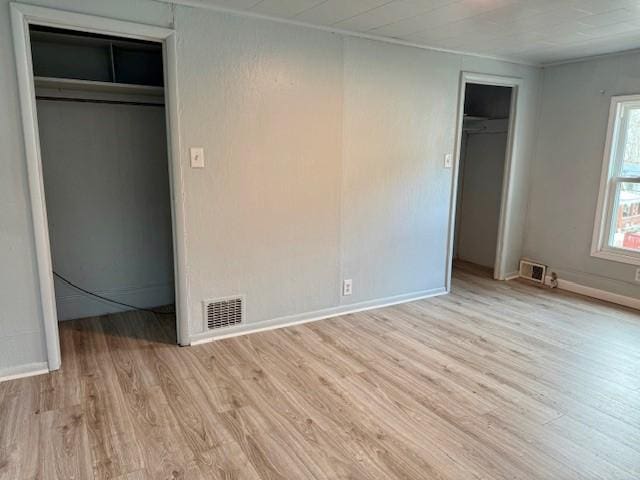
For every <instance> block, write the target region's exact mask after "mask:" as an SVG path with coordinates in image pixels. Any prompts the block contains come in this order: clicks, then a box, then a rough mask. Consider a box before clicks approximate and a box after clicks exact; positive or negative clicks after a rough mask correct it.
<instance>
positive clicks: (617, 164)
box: [591, 95, 640, 265]
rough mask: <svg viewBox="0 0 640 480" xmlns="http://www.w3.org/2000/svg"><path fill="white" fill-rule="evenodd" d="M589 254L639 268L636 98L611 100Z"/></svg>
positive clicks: (639, 105)
mask: <svg viewBox="0 0 640 480" xmlns="http://www.w3.org/2000/svg"><path fill="white" fill-rule="evenodd" d="M596 215H597V216H596V223H595V231H594V235H593V246H592V251H591V254H592V255H593V256H595V257H600V258H606V259H608V260H615V261H618V262H624V263H631V264H635V265H640V95H634V96H625V97H613V99H612V101H611V112H610V114H609V130H608V132H607V144H606V148H605V155H604V165H603V168H602V180H601V183H600V195H599V199H598V212H597V214H596Z"/></svg>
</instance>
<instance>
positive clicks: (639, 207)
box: [609, 182, 640, 252]
mask: <svg viewBox="0 0 640 480" xmlns="http://www.w3.org/2000/svg"><path fill="white" fill-rule="evenodd" d="M612 222H613V225H612V228H611V241H610V243H609V244H610V245H611V246H612V247H617V248H623V249H625V250H633V251H635V252H640V183H628V182H621V183H619V184H618V189H617V192H616V197H615V203H614V208H613V219H612Z"/></svg>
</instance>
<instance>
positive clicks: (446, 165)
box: [444, 153, 453, 168]
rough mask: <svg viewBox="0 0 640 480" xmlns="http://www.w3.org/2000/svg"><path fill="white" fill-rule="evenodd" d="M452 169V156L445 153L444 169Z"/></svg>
mask: <svg viewBox="0 0 640 480" xmlns="http://www.w3.org/2000/svg"><path fill="white" fill-rule="evenodd" d="M452 167H453V155H452V154H450V153H447V154H446V155H445V156H444V168H452Z"/></svg>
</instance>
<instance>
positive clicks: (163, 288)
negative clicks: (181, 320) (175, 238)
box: [56, 283, 174, 321]
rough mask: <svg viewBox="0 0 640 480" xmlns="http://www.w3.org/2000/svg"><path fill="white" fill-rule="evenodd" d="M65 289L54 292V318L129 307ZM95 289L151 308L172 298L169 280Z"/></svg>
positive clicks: (104, 312) (90, 315)
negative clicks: (55, 307) (56, 311)
mask: <svg viewBox="0 0 640 480" xmlns="http://www.w3.org/2000/svg"><path fill="white" fill-rule="evenodd" d="M68 292H69V293H67V294H62V295H59V296H56V306H57V308H58V321H66V320H73V319H76V318H86V317H95V316H99V315H108V314H110V313H118V312H124V311H127V310H131V309H130V308H127V307H121V306H118V305H114V304H112V303H110V302H107V301H104V300H100V299H98V298H94V297H90V296H88V295H86V294H81V293H76V292H73V291H72V290H71V289H68ZM95 293H96V294H98V295H102V296H104V297H107V298H112V299H113V300H116V301H118V302H125V303H129V304H131V305H135V306H138V307H141V308H154V307H158V306H160V305H169V304H170V303H173V302H174V285H173V284H172V283H160V284H153V285H144V286H138V287H126V288H114V289H108V290H100V291H96V292H95Z"/></svg>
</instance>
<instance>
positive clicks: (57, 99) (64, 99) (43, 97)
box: [36, 95, 164, 108]
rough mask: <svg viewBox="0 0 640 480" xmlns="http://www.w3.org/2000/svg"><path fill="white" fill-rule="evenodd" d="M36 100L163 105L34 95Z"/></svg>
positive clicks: (143, 105) (159, 104)
mask: <svg viewBox="0 0 640 480" xmlns="http://www.w3.org/2000/svg"><path fill="white" fill-rule="evenodd" d="M36 100H48V101H51V102H78V103H110V104H114V105H139V106H142V107H162V108H164V103H151V102H126V101H123V100H97V99H90V98H65V97H46V96H43V95H36Z"/></svg>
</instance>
